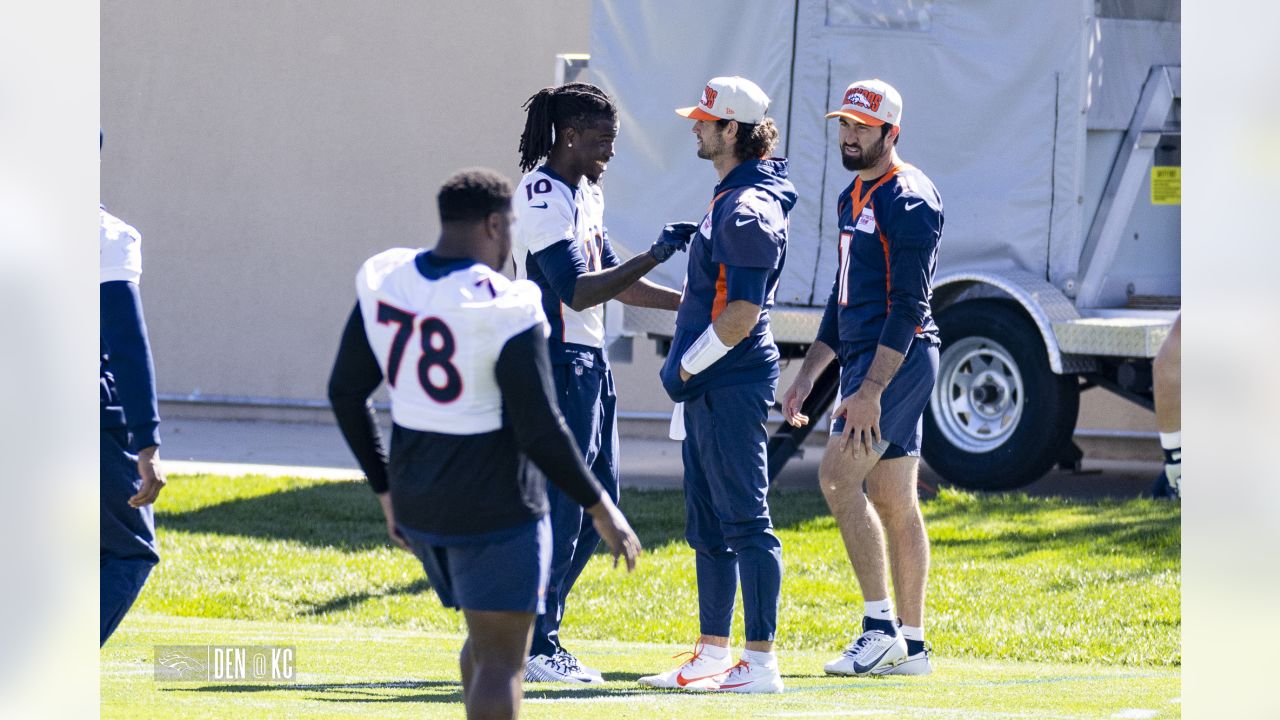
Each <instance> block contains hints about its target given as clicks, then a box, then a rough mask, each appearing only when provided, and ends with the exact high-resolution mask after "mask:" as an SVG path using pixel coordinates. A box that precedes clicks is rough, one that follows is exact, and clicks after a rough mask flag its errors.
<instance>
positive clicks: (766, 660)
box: [742, 650, 778, 667]
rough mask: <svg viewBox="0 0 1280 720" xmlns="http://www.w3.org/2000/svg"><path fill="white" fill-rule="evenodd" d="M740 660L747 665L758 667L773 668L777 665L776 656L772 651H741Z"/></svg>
mask: <svg viewBox="0 0 1280 720" xmlns="http://www.w3.org/2000/svg"><path fill="white" fill-rule="evenodd" d="M742 659H743V660H745V661H746V662H747V664H748V665H759V666H760V667H774V666H776V665H777V664H778V656H777V655H775V654H774V653H773V652H772V651H770V652H761V651H759V650H743V651H742Z"/></svg>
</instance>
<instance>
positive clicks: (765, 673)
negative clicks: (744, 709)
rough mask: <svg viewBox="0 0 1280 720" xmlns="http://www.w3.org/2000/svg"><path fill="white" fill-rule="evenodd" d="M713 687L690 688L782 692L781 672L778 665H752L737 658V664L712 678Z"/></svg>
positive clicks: (738, 691)
mask: <svg viewBox="0 0 1280 720" xmlns="http://www.w3.org/2000/svg"><path fill="white" fill-rule="evenodd" d="M714 682H715V687H711V688H703V687H695V688H690V689H695V690H703V689H708V690H711V691H713V692H734V693H780V692H782V673H780V672H778V667H777V666H776V665H775V666H773V667H765V666H764V665H752V664H751V663H749V662H747V661H746V660H739V661H738V664H737V665H734V666H733V667H731V668H729V672H727V673H725V674H724V675H722V676H720V677H718V678H716V679H715V680H714Z"/></svg>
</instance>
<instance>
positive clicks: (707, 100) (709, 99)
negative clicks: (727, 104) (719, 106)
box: [702, 85, 719, 109]
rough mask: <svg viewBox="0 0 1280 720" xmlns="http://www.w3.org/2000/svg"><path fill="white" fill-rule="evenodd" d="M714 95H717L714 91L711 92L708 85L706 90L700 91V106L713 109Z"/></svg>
mask: <svg viewBox="0 0 1280 720" xmlns="http://www.w3.org/2000/svg"><path fill="white" fill-rule="evenodd" d="M716 95H719V93H717V92H716V91H715V90H712V89H711V86H710V85H708V86H707V87H706V88H704V89H703V90H702V104H703V105H706V106H707V108H708V109H709V108H712V107H715V104H716Z"/></svg>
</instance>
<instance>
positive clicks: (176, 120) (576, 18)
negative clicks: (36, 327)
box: [102, 0, 590, 399]
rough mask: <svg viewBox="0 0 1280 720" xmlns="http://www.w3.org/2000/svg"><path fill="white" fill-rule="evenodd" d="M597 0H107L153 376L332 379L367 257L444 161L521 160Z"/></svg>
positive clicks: (112, 121)
mask: <svg viewBox="0 0 1280 720" xmlns="http://www.w3.org/2000/svg"><path fill="white" fill-rule="evenodd" d="M589 12H590V1H589V0H539V1H538V2H509V1H504V0H452V1H449V2H435V1H432V2H426V1H416V0H372V1H371V0H360V1H359V2H357V1H355V0H270V1H269V2H249V1H248V0H233V1H224V0H219V1H218V2H208V1H207V0H202V1H195V0H165V2H144V1H142V0H131V1H124V0H103V3H102V125H103V128H104V130H105V133H106V144H105V147H104V149H103V152H102V200H103V203H104V204H105V205H106V207H107V208H108V209H109V210H111V211H112V212H113V213H115V214H117V215H119V216H120V217H121V218H123V219H124V220H125V221H127V222H129V223H131V224H133V225H134V226H136V227H137V228H138V229H139V230H140V231H141V232H142V236H143V256H144V274H143V280H142V287H143V298H144V303H145V309H146V313H147V322H148V325H149V328H150V331H151V339H152V344H153V346H154V351H155V354H156V357H157V366H158V367H157V370H158V380H159V386H160V387H159V389H160V392H161V393H166V394H180V395H187V394H191V393H200V394H204V395H234V396H256V397H270V398H287V399H320V398H323V397H324V388H325V381H326V379H327V376H328V371H329V367H330V364H331V362H332V359H333V353H334V351H335V350H336V348H337V341H338V336H339V333H340V331H341V328H342V324H343V322H344V321H345V319H346V315H347V312H348V310H349V308H350V307H351V305H352V303H353V302H354V298H355V291H354V276H355V271H356V268H357V267H358V266H359V263H360V262H361V261H362V260H363V259H365V258H366V257H368V256H370V255H372V254H373V253H374V252H376V251H378V250H382V249H384V248H388V247H394V246H421V245H430V244H432V243H433V242H434V241H435V237H436V235H437V233H438V231H439V226H438V223H437V219H436V209H435V192H436V190H437V189H438V187H439V184H440V182H441V181H442V180H443V179H444V178H445V177H446V176H447V175H448V174H449V173H450V172H451V171H453V170H455V169H457V168H459V167H463V166H466V165H487V166H491V167H494V168H496V169H499V170H501V171H503V172H504V173H506V174H507V175H508V176H510V177H511V178H512V179H513V180H516V179H518V178H519V172H518V168H517V159H518V155H517V147H518V144H519V135H520V131H521V129H522V128H523V124H524V112H523V111H522V110H521V107H520V106H521V104H522V103H523V102H524V100H525V99H526V98H527V97H528V96H529V95H530V94H532V93H533V92H534V91H536V90H537V89H538V88H540V87H543V86H546V85H550V84H551V83H552V80H553V78H554V75H553V73H554V67H555V54H556V53H563V52H586V49H587V33H588V25H589V21H590V17H589Z"/></svg>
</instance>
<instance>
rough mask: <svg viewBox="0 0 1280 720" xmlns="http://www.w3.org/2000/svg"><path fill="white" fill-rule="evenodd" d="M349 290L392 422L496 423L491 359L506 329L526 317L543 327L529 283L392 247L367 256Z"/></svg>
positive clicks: (467, 428) (438, 426) (469, 430)
mask: <svg viewBox="0 0 1280 720" xmlns="http://www.w3.org/2000/svg"><path fill="white" fill-rule="evenodd" d="M356 296H357V298H358V299H359V303H360V314H361V316H362V318H363V320H364V328H365V335H366V336H367V337H368V340H369V347H370V348H371V349H372V350H373V354H374V356H375V357H377V359H378V365H379V366H380V367H381V368H382V376H383V378H384V379H385V380H386V383H387V388H388V391H389V394H390V395H391V417H392V419H393V420H394V421H395V423H396V424H397V425H400V426H401V427H405V428H409V429H412V430H421V431H425V432H437V433H447V434H451V435H476V434H480V433H486V432H492V431H494V430H498V429H500V428H501V427H502V394H501V392H500V391H499V389H498V382H497V378H496V376H495V374H494V367H495V366H496V364H497V362H498V356H499V354H501V352H502V348H503V346H504V345H506V343H507V341H508V340H510V339H511V338H512V337H514V336H516V335H519V334H520V333H522V332H524V331H526V330H528V329H529V328H531V327H534V326H540V327H541V328H542V332H543V334H544V335H545V334H546V332H547V321H546V316H545V315H544V314H543V311H542V294H541V292H540V291H539V290H538V288H537V286H536V285H534V284H533V283H531V282H529V281H527V280H517V281H514V282H513V281H511V280H508V279H507V278H505V277H503V276H502V275H500V274H498V273H496V272H494V271H493V270H491V269H490V268H489V267H487V266H485V265H483V264H482V263H478V262H475V261H473V260H461V259H460V260H455V259H441V258H434V257H432V256H431V254H430V253H429V252H425V251H420V250H410V249H408V248H396V249H393V250H387V251H385V252H382V253H379V254H378V255H375V256H373V257H372V258H370V259H369V260H367V261H366V262H365V264H364V265H363V266H362V267H361V268H360V271H359V272H358V273H357V274H356Z"/></svg>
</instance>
